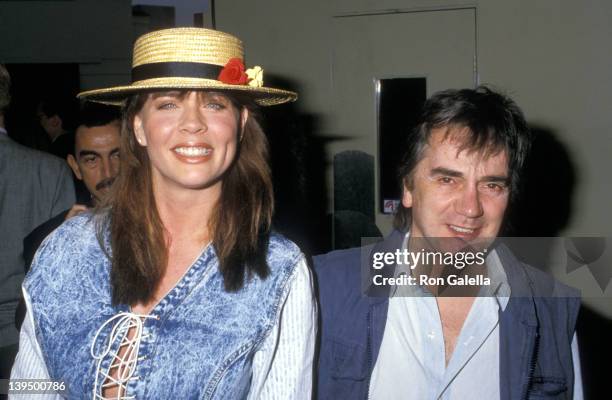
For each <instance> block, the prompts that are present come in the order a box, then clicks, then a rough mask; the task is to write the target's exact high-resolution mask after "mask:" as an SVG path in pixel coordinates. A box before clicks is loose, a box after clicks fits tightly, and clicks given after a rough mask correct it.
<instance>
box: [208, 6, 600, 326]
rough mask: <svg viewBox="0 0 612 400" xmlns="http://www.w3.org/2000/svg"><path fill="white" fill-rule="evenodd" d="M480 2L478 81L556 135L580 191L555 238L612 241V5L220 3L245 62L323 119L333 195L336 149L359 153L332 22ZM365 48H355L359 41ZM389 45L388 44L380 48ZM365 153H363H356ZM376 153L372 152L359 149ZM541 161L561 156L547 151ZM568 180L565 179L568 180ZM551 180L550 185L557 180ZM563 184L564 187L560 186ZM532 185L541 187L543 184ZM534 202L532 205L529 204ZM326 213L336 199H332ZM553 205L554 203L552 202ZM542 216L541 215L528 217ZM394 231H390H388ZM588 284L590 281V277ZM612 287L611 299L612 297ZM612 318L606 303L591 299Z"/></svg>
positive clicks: (220, 20) (221, 22)
mask: <svg viewBox="0 0 612 400" xmlns="http://www.w3.org/2000/svg"><path fill="white" fill-rule="evenodd" d="M463 6H475V7H476V10H477V11H476V12H477V38H476V40H477V51H478V54H477V71H478V78H479V81H480V82H481V83H487V84H492V85H494V86H496V87H498V88H500V89H502V90H503V91H505V92H506V93H508V94H510V95H511V96H512V97H513V98H514V99H515V100H516V101H517V103H518V104H519V105H520V106H521V107H522V108H523V110H524V111H525V114H526V116H527V119H528V121H529V122H530V124H532V125H533V126H535V127H537V128H538V129H540V130H543V131H545V132H547V133H549V134H550V135H551V137H552V138H553V139H554V141H555V143H556V145H557V146H558V147H557V148H555V149H553V148H552V147H551V152H556V151H557V149H559V148H560V149H562V150H563V151H565V152H567V156H568V161H569V163H570V165H571V168H572V169H573V172H574V173H575V177H576V185H575V187H574V188H573V191H572V192H571V196H570V198H569V199H568V208H569V211H568V212H569V219H568V220H567V221H564V223H563V224H562V226H560V229H561V230H560V231H558V232H555V234H558V235H583V236H584V235H586V236H608V237H612V218H610V214H609V212H608V209H609V206H610V204H612V179H611V178H610V171H612V157H610V154H612V134H611V132H610V129H611V128H610V127H612V112H611V111H612V110H611V109H610V105H611V104H612V78H611V76H612V75H611V74H612V51H610V42H611V39H612V24H610V23H609V21H611V20H612V3H610V2H606V1H603V0H601V1H594V0H593V1H588V2H575V1H572V0H562V1H553V0H545V1H538V2H532V1H527V0H515V1H512V2H508V1H502V0H487V1H474V2H465V1H463V2H462V1H450V0H449V1H408V0H405V1H400V0H395V1H393V0H385V1H368V0H336V1H324V0H318V1H317V0H312V1H309V2H300V1H283V0H268V1H266V2H259V3H258V5H257V7H253V6H252V2H250V1H245V0H224V1H222V2H217V4H216V21H217V28H218V29H221V30H225V31H228V32H231V33H234V34H236V35H237V36H239V37H240V38H241V39H243V40H244V42H245V48H246V52H247V64H249V65H252V64H261V65H263V66H264V68H265V69H266V71H267V72H269V73H271V74H275V75H280V76H282V77H284V78H286V79H288V80H289V81H291V82H293V83H294V85H295V87H296V88H297V89H298V90H299V92H300V99H299V100H298V105H297V107H298V108H299V109H300V110H301V111H302V112H303V113H305V114H309V115H312V116H314V117H316V118H317V120H318V122H319V123H318V124H317V127H318V129H317V131H316V132H315V134H316V135H318V136H320V137H324V138H325V139H326V140H327V141H328V142H333V143H334V145H333V146H330V145H329V144H328V145H327V150H328V154H326V158H327V160H328V165H327V170H328V173H327V178H328V179H327V185H328V190H327V193H332V192H333V191H332V189H331V183H330V182H331V179H330V177H331V172H330V168H329V162H330V160H331V159H332V157H333V154H330V152H329V149H330V148H332V147H333V148H334V149H336V150H338V149H341V148H342V147H343V146H345V147H346V149H349V148H354V147H348V146H353V144H350V145H343V143H342V142H339V143H338V142H336V141H335V139H336V138H337V135H338V132H337V131H335V129H337V128H334V125H333V124H332V123H331V121H333V120H334V110H335V105H334V104H332V102H331V99H332V98H333V90H334V77H333V76H332V74H331V67H330V59H331V54H332V52H333V51H334V49H333V48H332V43H333V40H332V37H331V35H332V33H331V32H332V29H331V24H332V17H333V16H337V15H351V14H361V13H372V12H374V13H376V12H388V11H389V10H404V11H406V10H407V11H419V10H428V9H432V8H440V9H444V8H455V7H463ZM355 45H356V46H358V43H356V44H355ZM381 45H384V44H381ZM346 73H347V74H350V71H346ZM358 149H359V148H358ZM359 150H363V151H367V152H369V153H370V154H373V153H374V152H375V149H365V148H364V149H359ZM543 150H544V153H543V156H542V157H543V158H544V159H546V158H547V157H551V156H555V154H554V153H551V154H546V148H544V149H543ZM557 175H558V171H554V170H553V171H548V172H547V173H546V174H544V175H543V176H541V177H540V179H542V182H541V186H542V187H547V186H546V185H547V184H549V183H550V185H552V186H551V189H553V190H554V186H555V185H557V182H556V179H558V178H559V177H558V176H557ZM561 179H564V178H563V177H561ZM551 182H552V183H551ZM563 183H564V182H562V181H561V182H558V184H559V185H562V184H563ZM533 184H535V185H539V183H538V182H534V183H533ZM532 200H533V201H535V200H537V199H527V201H532ZM328 202H329V207H328V208H329V210H331V204H332V200H331V199H329V201H328ZM550 202H551V203H550V205H551V206H554V205H555V204H554V203H555V199H554V198H553V199H551V200H550ZM531 217H532V218H533V219H537V218H538V217H539V215H533V216H531ZM383 228H384V229H383V230H387V229H388V227H383ZM582 278H583V279H587V280H588V279H591V278H590V277H588V276H586V275H585V276H583V277H582ZM611 289H612V288H610V287H609V288H608V291H607V292H606V293H608V294H610V292H611ZM587 302H588V303H590V304H591V305H592V306H593V307H594V308H596V309H597V310H599V311H600V312H603V313H605V314H607V315H608V316H612V305H610V304H608V303H609V301H608V299H603V298H599V299H587Z"/></svg>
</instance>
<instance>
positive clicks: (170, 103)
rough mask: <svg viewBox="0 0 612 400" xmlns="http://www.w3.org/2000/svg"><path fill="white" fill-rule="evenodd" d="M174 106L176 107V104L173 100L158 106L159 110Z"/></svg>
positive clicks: (170, 108) (169, 108)
mask: <svg viewBox="0 0 612 400" xmlns="http://www.w3.org/2000/svg"><path fill="white" fill-rule="evenodd" d="M174 108H176V104H174V103H172V102H166V103H161V104H160V105H159V106H157V109H158V110H172V109H174Z"/></svg>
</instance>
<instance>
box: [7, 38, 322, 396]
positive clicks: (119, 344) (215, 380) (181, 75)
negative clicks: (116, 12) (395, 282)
mask: <svg viewBox="0 0 612 400" xmlns="http://www.w3.org/2000/svg"><path fill="white" fill-rule="evenodd" d="M261 78H262V70H261V68H259V67H255V68H253V69H250V70H246V71H245V70H244V66H243V64H242V44H241V42H240V41H239V40H238V39H237V38H235V37H233V36H230V35H228V34H225V33H222V32H218V31H212V30H206V29H198V28H177V29H168V30H162V31H157V32H152V33H150V34H147V35H144V36H142V37H141V38H139V39H138V41H137V42H136V43H135V46H134V59H133V69H132V84H131V85H129V86H122V87H115V88H109V89H100V90H93V91H89V92H84V93H81V94H80V95H79V97H81V98H84V99H88V100H93V101H99V102H105V103H117V102H122V103H123V111H124V115H123V125H122V144H121V172H120V175H119V177H118V179H117V181H116V183H115V186H114V188H113V191H112V193H111V195H110V196H109V197H108V198H107V199H106V201H105V203H104V204H103V205H102V206H101V207H100V208H99V209H98V211H97V212H96V213H95V214H94V215H93V216H92V215H84V216H78V217H75V218H73V219H71V220H69V221H67V222H66V223H65V224H64V225H62V226H61V227H60V228H59V229H58V230H57V231H56V232H54V233H53V234H52V235H51V236H50V237H49V238H48V239H47V240H46V241H45V243H44V244H43V245H42V246H41V248H40V249H39V251H38V254H37V256H36V259H35V263H34V266H33V268H32V272H31V273H30V274H29V275H28V277H27V278H26V280H25V282H24V293H25V295H26V302H27V304H28V315H27V316H26V322H24V326H23V328H22V333H21V341H22V342H21V345H20V346H21V347H20V354H19V355H18V357H17V360H16V363H15V366H14V368H13V375H12V377H13V378H15V379H17V378H33V377H36V378H49V379H51V380H53V381H55V382H64V383H65V386H66V393H67V394H68V396H69V397H74V398H83V397H94V398H97V399H101V398H116V399H126V398H151V399H153V398H155V399H170V398H176V399H187V398H198V399H199V398H206V399H208V398H214V399H241V398H249V399H251V398H274V399H276V398H278V399H290V398H310V391H311V373H312V371H311V370H312V356H313V347H314V345H313V342H314V336H315V335H314V330H315V319H316V315H315V314H316V311H315V306H314V302H313V295H312V286H311V278H310V274H309V272H308V269H307V267H306V264H305V262H304V258H303V256H302V254H301V252H300V251H299V249H298V248H297V247H296V246H295V245H294V244H293V243H291V242H289V241H288V240H286V239H284V238H283V237H281V236H279V235H276V234H274V233H271V232H270V223H271V217H272V211H273V210H272V209H273V205H272V204H273V203H272V202H273V198H272V187H271V178H270V171H269V168H268V165H267V162H266V156H267V143H266V139H265V135H264V134H263V132H262V130H261V128H260V127H259V125H258V123H257V121H256V120H255V118H254V115H253V114H254V110H255V108H254V106H255V105H256V104H259V105H273V104H279V103H283V102H286V101H293V100H295V98H296V95H295V93H292V92H288V91H283V90H278V89H271V88H266V87H264V86H263V83H262V79H261Z"/></svg>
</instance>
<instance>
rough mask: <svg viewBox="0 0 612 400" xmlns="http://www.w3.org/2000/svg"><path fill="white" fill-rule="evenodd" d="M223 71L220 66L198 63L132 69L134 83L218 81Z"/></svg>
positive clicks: (159, 64)
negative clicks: (191, 80)
mask: <svg viewBox="0 0 612 400" xmlns="http://www.w3.org/2000/svg"><path fill="white" fill-rule="evenodd" d="M222 69H223V67H222V66H220V65H215V64H205V63H198V62H186V61H185V62H158V63H150V64H142V65H138V66H136V67H134V68H132V83H134V82H137V81H144V80H146V79H154V78H179V77H180V78H205V79H215V80H216V79H217V78H218V77H219V73H220V72H221V70H222Z"/></svg>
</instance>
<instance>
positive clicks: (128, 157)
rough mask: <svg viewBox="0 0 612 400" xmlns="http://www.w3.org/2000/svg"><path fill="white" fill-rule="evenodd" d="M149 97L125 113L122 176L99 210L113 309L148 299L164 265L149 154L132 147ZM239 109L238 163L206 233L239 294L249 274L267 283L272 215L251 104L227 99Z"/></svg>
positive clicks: (132, 102) (262, 140)
mask: <svg viewBox="0 0 612 400" xmlns="http://www.w3.org/2000/svg"><path fill="white" fill-rule="evenodd" d="M149 95H150V94H147V93H142V94H136V95H134V96H132V97H131V98H129V99H128V100H127V102H126V104H125V106H124V109H123V119H122V127H121V148H120V152H121V170H120V173H119V176H118V177H117V180H116V181H115V184H114V185H113V189H112V192H111V193H110V195H109V196H108V197H107V198H106V199H105V201H104V202H103V203H102V204H101V205H100V206H99V207H98V212H99V213H101V214H102V215H105V216H106V217H105V218H103V219H102V220H101V222H102V223H100V224H98V239H99V241H100V242H101V243H103V242H104V237H105V236H106V233H105V231H106V230H107V229H109V225H110V246H111V254H110V257H111V274H110V275H111V276H110V278H111V286H112V301H113V304H115V305H117V304H129V305H133V304H137V303H139V302H147V301H150V300H151V298H152V296H153V293H154V291H155V289H156V288H157V286H158V284H159V282H160V280H161V278H162V276H163V274H164V272H165V269H166V265H167V263H168V244H167V243H166V239H165V237H166V236H165V234H164V225H163V223H162V221H161V218H160V216H159V213H158V211H157V205H156V203H155V198H154V196H153V184H152V179H151V166H150V161H149V157H148V155H147V151H146V148H144V147H141V146H140V145H139V144H138V143H136V139H135V136H134V131H133V121H134V117H135V115H136V114H137V113H138V112H139V111H140V110H141V109H142V107H143V105H144V103H145V101H146V100H147V97H148V96H149ZM227 96H228V98H229V99H230V100H231V102H232V104H234V106H235V107H237V109H238V110H240V109H242V107H247V108H248V109H249V111H250V112H249V117H248V119H247V121H246V123H245V126H244V127H243V131H242V138H241V140H240V142H239V146H238V151H237V154H236V159H235V160H234V162H233V163H232V165H231V166H230V167H229V169H228V171H226V172H225V174H224V176H223V178H222V179H223V181H222V189H221V196H220V198H219V201H218V202H217V204H216V205H215V208H214V210H213V213H212V216H213V217H212V218H211V219H210V220H209V226H208V228H209V230H210V232H212V243H213V246H214V249H215V252H216V254H217V257H218V260H219V269H220V271H221V274H222V275H223V281H224V286H225V289H226V290H227V291H237V290H240V289H241V288H242V286H243V285H244V282H245V280H247V279H249V278H251V277H252V276H253V273H255V274H256V275H257V276H259V277H261V278H265V277H266V276H267V275H268V273H269V268H268V264H267V262H266V253H267V247H268V239H269V233H270V227H271V222H272V215H273V212H274V194H273V189H272V178H271V173H270V168H269V165H268V142H267V139H266V136H265V134H264V132H263V131H262V129H261V127H260V126H259V124H258V123H257V121H256V119H255V118H254V107H253V103H252V101H251V100H250V99H248V98H241V97H239V95H233V94H228V95H227Z"/></svg>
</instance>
